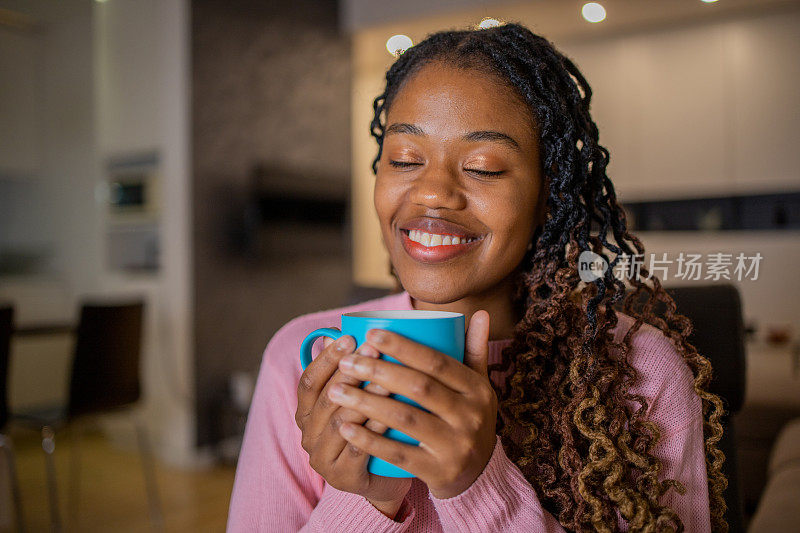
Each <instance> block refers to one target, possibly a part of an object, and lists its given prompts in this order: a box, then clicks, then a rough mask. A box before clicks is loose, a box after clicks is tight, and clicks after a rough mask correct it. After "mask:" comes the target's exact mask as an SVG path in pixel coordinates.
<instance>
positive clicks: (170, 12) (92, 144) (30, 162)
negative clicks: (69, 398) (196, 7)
mask: <svg viewBox="0 0 800 533" xmlns="http://www.w3.org/2000/svg"><path fill="white" fill-rule="evenodd" d="M0 7H2V8H5V9H9V10H13V11H15V12H18V13H24V14H26V15H27V16H29V17H30V20H31V21H32V22H33V25H32V26H31V28H30V29H29V30H25V31H22V32H20V31H19V30H16V29H14V30H11V29H8V28H5V27H0V44H2V45H5V44H10V45H13V46H11V47H10V48H8V49H6V48H4V49H2V50H0V76H2V75H3V74H5V75H6V76H7V77H11V78H15V77H16V78H20V79H21V80H22V82H21V84H22V86H24V87H23V88H25V89H26V91H30V93H31V95H32V96H31V97H30V98H29V97H27V96H26V93H25V92H24V91H22V90H21V89H20V87H17V86H16V85H14V84H13V83H11V84H8V83H6V82H5V79H4V80H3V81H2V82H0V91H2V92H0V99H2V101H4V102H6V104H5V105H6V107H2V106H0V120H2V121H3V124H2V127H0V143H4V141H5V140H9V139H10V140H12V141H14V142H13V143H5V144H4V148H3V149H2V150H0V210H2V211H3V214H2V215H0V223H1V224H3V230H2V231H0V247H2V246H3V245H6V246H8V245H9V243H11V244H12V245H31V244H38V245H40V246H44V245H49V246H50V247H51V250H52V261H51V264H50V269H49V271H48V273H46V274H44V273H37V274H32V275H29V276H24V277H20V276H14V277H9V276H4V277H0V299H10V300H12V301H13V302H14V303H15V307H16V319H17V321H18V323H21V324H32V323H42V322H51V321H59V322H60V321H63V322H73V321H74V320H76V319H77V314H76V312H77V305H78V303H79V302H80V300H81V299H83V298H85V297H92V296H97V295H101V296H108V295H127V294H144V295H145V297H146V299H147V302H146V303H147V311H146V313H147V315H146V322H145V339H144V353H143V361H142V370H143V373H142V377H143V408H144V409H143V410H144V415H145V419H146V420H147V422H148V424H149V426H150V429H151V433H152V436H153V437H154V441H155V443H156V447H157V451H158V452H159V455H160V456H161V458H162V459H165V460H167V461H169V462H171V463H174V464H183V465H192V464H195V460H196V459H197V457H196V456H195V453H194V442H195V429H194V400H193V390H192V383H193V378H192V356H193V354H192V346H191V336H190V332H191V309H192V307H191V291H190V287H191V269H190V265H189V261H190V247H191V242H190V231H189V229H190V228H189V224H190V216H189V201H190V198H189V196H190V195H189V191H190V189H189V179H190V178H189V86H188V84H189V82H188V80H189V39H190V36H189V6H188V2H187V1H186V0H114V1H111V2H105V3H99V2H93V1H91V0H63V1H61V0H59V1H55V0H37V1H35V2H28V1H19V0H17V1H15V0H0ZM20 49H21V52H20ZM17 52H20V53H17ZM29 63H30V64H29ZM29 86H30V87H29ZM8 101H11V103H12V104H13V105H11V104H8V103H7V102H8ZM9 106H10V107H9ZM14 106H17V107H19V109H17V108H16V107H14ZM16 130H19V132H20V136H19V138H17V137H15V136H14V135H15V131H16ZM14 143H16V144H14ZM18 145H19V146H18ZM12 148H13V150H12ZM17 148H19V150H17ZM145 150H147V151H155V152H157V153H158V155H159V156H160V167H159V171H160V175H161V181H160V186H161V189H162V190H161V198H162V204H163V212H162V216H161V224H160V233H161V243H162V253H161V263H162V267H161V270H160V272H158V273H157V274H155V275H136V276H133V275H126V274H122V273H117V272H112V271H109V269H108V266H107V264H106V252H107V250H106V247H107V243H106V231H107V228H108V225H109V220H108V216H107V206H106V205H105V204H104V203H103V201H102V198H100V197H98V196H97V195H96V191H97V189H98V185H99V184H102V183H103V182H104V181H105V178H106V176H105V168H106V163H107V160H108V158H109V157H118V156H125V155H129V154H132V153H138V152H141V151H145ZM4 193H5V194H4ZM71 348H72V347H71V343H70V341H69V338H68V337H66V338H59V339H45V340H44V341H42V340H25V339H18V340H16V341H15V342H14V346H13V354H12V356H13V357H14V360H15V363H16V364H15V365H12V372H13V374H12V376H11V385H12V386H11V401H12V406H14V407H25V406H28V407H30V406H33V405H41V404H46V403H50V402H55V401H59V400H61V401H64V399H65V398H64V396H65V394H66V384H67V376H68V368H69V364H68V363H69V359H70V351H71ZM42 368H49V369H50V370H51V371H50V372H46V373H43V372H42ZM43 374H45V375H43ZM118 422H119V423H118V429H119V430H120V431H122V434H123V435H125V436H126V438H125V439H123V440H128V441H129V442H130V441H132V439H131V438H130V436H131V426H130V424H128V423H127V421H123V420H119V421H118ZM108 423H109V424H112V425H114V424H117V423H116V422H115V421H114V419H111V420H110V421H109V422H108ZM120 431H117V430H116V429H115V431H114V434H119V433H120Z"/></svg>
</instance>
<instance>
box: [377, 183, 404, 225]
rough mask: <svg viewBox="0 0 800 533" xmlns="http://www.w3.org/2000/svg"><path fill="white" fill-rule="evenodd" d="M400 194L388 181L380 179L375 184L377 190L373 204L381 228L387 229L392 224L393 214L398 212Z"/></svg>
mask: <svg viewBox="0 0 800 533" xmlns="http://www.w3.org/2000/svg"><path fill="white" fill-rule="evenodd" d="M398 197H399V194H398V191H397V190H396V187H391V186H390V184H389V183H387V182H386V180H381V179H378V180H376V182H375V190H374V193H373V203H374V205H375V212H376V213H377V215H378V220H379V221H380V224H381V227H384V228H385V227H386V226H388V225H390V224H391V217H392V214H393V213H394V212H395V211H396V209H397V205H398V201H397V199H398Z"/></svg>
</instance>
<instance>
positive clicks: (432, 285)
mask: <svg viewBox="0 0 800 533" xmlns="http://www.w3.org/2000/svg"><path fill="white" fill-rule="evenodd" d="M398 277H399V278H400V282H401V284H402V285H403V289H405V290H406V292H408V294H409V295H410V296H411V297H412V298H414V299H415V300H419V301H422V302H426V303H430V304H440V305H441V304H449V303H451V302H455V301H457V300H460V299H461V298H464V297H465V296H467V294H468V292H469V291H467V290H465V289H464V287H463V286H460V284H458V283H455V282H453V281H450V280H440V279H425V280H420V279H417V280H408V281H404V280H403V277H402V276H399V275H398Z"/></svg>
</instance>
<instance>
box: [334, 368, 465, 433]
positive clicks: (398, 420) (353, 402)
mask: <svg viewBox="0 0 800 533" xmlns="http://www.w3.org/2000/svg"><path fill="white" fill-rule="evenodd" d="M330 394H331V401H333V402H334V403H336V404H338V405H342V406H344V407H348V408H350V409H353V410H356V411H358V412H359V413H361V414H362V415H364V416H366V417H367V418H370V419H373V420H377V421H378V422H380V423H382V424H385V425H386V426H388V427H390V428H394V429H396V430H398V431H402V432H403V433H405V434H406V435H408V436H409V437H411V438H414V439H416V440H418V441H421V442H425V443H426V444H427V445H428V446H429V447H431V448H439V447H440V446H442V445H443V444H445V442H444V441H445V440H446V439H449V438H451V435H450V432H449V431H448V428H449V427H450V425H449V424H447V423H445V422H444V421H443V420H442V419H441V418H439V417H437V416H435V415H432V414H431V413H427V412H425V411H423V410H422V409H419V408H417V407H414V406H412V405H409V404H407V403H403V402H401V401H398V400H395V399H394V398H386V397H383V396H377V395H375V394H371V393H369V392H365V391H363V390H361V389H359V388H358V387H351V386H349V385H343V384H339V385H337V386H335V387H333V388H331V390H330Z"/></svg>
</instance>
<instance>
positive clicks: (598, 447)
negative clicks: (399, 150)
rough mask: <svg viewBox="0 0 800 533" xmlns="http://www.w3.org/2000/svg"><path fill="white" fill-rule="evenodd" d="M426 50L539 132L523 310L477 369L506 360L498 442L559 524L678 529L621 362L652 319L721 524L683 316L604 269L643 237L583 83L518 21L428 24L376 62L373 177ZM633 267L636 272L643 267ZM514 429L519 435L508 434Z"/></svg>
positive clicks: (693, 353)
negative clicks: (700, 433) (684, 368)
mask: <svg viewBox="0 0 800 533" xmlns="http://www.w3.org/2000/svg"><path fill="white" fill-rule="evenodd" d="M434 61H436V62H444V63H446V64H448V65H451V66H454V67H457V68H462V69H474V70H477V71H479V72H481V73H485V74H486V75H491V76H494V77H496V79H498V80H500V81H501V82H502V83H505V84H507V85H508V86H509V87H511V88H512V89H513V90H514V91H515V94H517V95H518V96H519V97H520V98H521V100H522V101H523V102H524V103H525V104H526V105H527V106H528V108H529V109H530V111H531V117H532V119H533V120H532V125H533V127H534V128H535V132H536V134H537V135H538V136H539V138H540V150H541V159H542V167H543V171H544V176H545V178H546V187H547V204H546V219H545V221H544V224H543V225H542V226H540V227H538V228H536V232H535V235H534V238H533V246H532V248H531V250H530V251H529V252H528V253H527V254H526V256H525V257H524V259H523V260H522V262H521V264H520V265H519V268H518V270H517V276H518V283H517V293H516V295H515V302H514V304H515V305H516V306H517V308H518V309H520V316H522V320H520V322H519V323H518V324H516V327H515V331H514V339H513V342H512V344H511V345H510V346H509V347H507V348H506V349H505V350H504V351H503V361H502V362H501V363H498V364H495V365H491V367H490V371H503V372H505V371H508V370H513V371H512V372H511V373H510V374H509V375H508V377H507V378H506V380H505V383H504V384H503V386H502V387H501V388H498V390H497V394H498V400H499V413H498V421H497V423H498V425H497V427H498V433H499V434H500V435H501V437H502V441H503V446H504V448H505V450H506V453H507V454H508V456H509V457H510V458H511V460H513V461H514V462H515V464H516V465H517V466H518V467H519V468H520V470H521V471H522V472H523V474H524V475H525V477H526V479H527V480H528V481H529V482H530V483H531V485H532V486H533V487H534V488H535V489H536V491H537V494H538V495H539V497H540V499H541V501H542V504H543V505H544V506H545V508H546V509H548V510H549V511H550V512H551V513H552V514H553V515H554V516H556V517H557V518H558V520H559V522H560V523H561V524H562V525H563V526H564V527H565V528H567V529H570V530H575V531H586V530H600V531H617V530H618V524H617V511H619V514H620V515H621V516H622V517H623V519H624V520H625V521H626V522H627V524H628V528H629V530H630V531H667V530H677V531H682V530H683V524H682V522H681V519H680V517H678V515H677V514H676V513H675V511H674V510H673V509H671V508H669V507H667V506H665V505H662V504H661V503H659V499H660V498H661V496H662V495H663V494H664V493H665V492H666V491H667V490H669V489H670V488H671V487H672V488H675V489H676V490H678V491H679V492H680V493H683V492H684V488H683V486H682V485H681V484H680V483H679V482H678V481H676V480H664V481H660V480H659V479H658V474H659V472H660V471H661V469H662V465H661V462H660V461H659V460H658V459H657V458H656V457H655V456H654V455H652V453H651V451H652V450H653V447H654V446H655V445H656V443H657V442H658V441H659V439H660V436H661V432H660V431H659V428H658V427H657V426H656V425H655V424H654V423H653V422H650V421H647V420H646V419H645V413H646V411H647V402H646V400H645V398H643V397H641V396H638V395H633V394H631V393H630V392H629V389H630V387H631V385H632V384H633V383H634V382H635V381H636V380H637V372H636V370H635V369H634V368H633V367H631V366H630V364H629V363H628V361H627V357H628V354H629V352H630V350H631V339H632V337H633V335H634V334H635V333H636V331H638V330H639V328H640V327H641V325H642V324H644V323H648V324H651V325H653V326H655V327H657V328H659V329H660V330H661V331H662V332H663V333H664V334H665V335H666V336H667V337H668V338H669V339H671V341H672V342H673V344H674V346H675V347H676V349H677V350H679V351H680V353H681V354H682V356H683V358H684V360H685V361H686V363H687V364H688V366H689V367H690V368H691V370H692V373H693V375H694V389H695V391H696V393H697V394H698V395H699V396H700V397H701V398H702V403H703V418H704V429H705V435H704V437H705V443H706V444H705V452H706V465H707V470H708V481H709V498H710V502H711V516H712V527H713V529H714V530H715V531H727V524H726V522H725V520H724V518H723V515H724V512H725V508H726V507H725V502H724V500H723V499H722V492H723V490H724V489H725V487H726V486H727V480H726V479H725V477H724V475H723V474H722V473H721V466H722V462H723V461H724V455H723V454H722V453H721V452H720V451H719V449H718V448H717V442H718V441H719V439H720V437H721V435H722V428H721V425H720V417H721V416H722V414H723V406H722V403H721V401H720V398H719V397H717V396H716V395H714V394H711V393H709V392H707V390H706V387H707V386H708V383H709V381H710V378H711V366H710V364H709V362H708V360H707V359H705V358H704V357H702V356H701V355H699V354H698V353H697V350H696V349H695V348H694V347H693V346H692V345H691V344H689V343H688V342H687V341H686V338H687V336H688V335H689V333H690V332H691V324H690V323H689V321H688V320H687V319H686V317H684V316H682V315H679V314H678V313H677V312H676V309H675V304H674V302H673V300H672V299H671V298H670V296H669V295H668V294H667V293H666V292H665V291H664V289H663V288H662V287H661V283H660V282H659V280H658V279H657V278H656V277H652V285H653V286H652V287H650V286H649V285H647V284H646V283H645V282H643V281H641V280H640V279H639V278H638V277H636V276H632V277H631V278H630V279H628V283H630V284H631V285H633V286H634V287H635V290H634V291H632V292H631V293H629V295H628V296H627V297H626V296H625V287H626V285H625V283H624V282H623V281H622V280H619V279H616V278H615V277H614V273H613V271H614V267H615V266H616V265H617V264H618V262H619V261H620V257H621V254H628V255H629V256H632V255H636V254H642V253H644V247H643V246H642V244H641V242H640V241H639V239H638V238H636V237H635V236H633V235H631V234H630V233H629V232H628V229H627V223H626V220H625V213H624V211H623V210H622V208H621V207H620V205H619V203H618V202H617V198H616V195H615V193H614V187H613V185H612V183H611V180H610V179H609V178H608V176H607V175H606V168H607V166H608V162H609V153H608V150H606V148H604V147H603V146H601V145H600V144H599V141H598V138H599V135H598V129H597V126H596V125H595V123H594V121H593V120H592V118H591V115H590V113H589V105H590V102H591V98H592V91H591V88H590V87H589V84H588V83H587V82H586V80H585V79H584V77H583V75H582V74H581V72H580V71H579V70H578V68H577V67H576V66H575V65H574V64H573V63H572V61H570V60H569V59H568V58H566V57H564V56H563V55H562V54H560V53H559V52H558V51H557V50H556V49H555V48H554V47H553V46H552V45H551V44H550V43H549V42H548V41H547V40H546V39H544V38H542V37H540V36H538V35H535V34H533V33H531V32H530V30H528V29H527V28H526V27H524V26H523V25H521V24H518V23H509V24H504V25H501V26H498V27H494V28H489V29H484V30H474V31H473V30H463V31H442V32H437V33H434V34H431V35H429V36H427V38H426V39H425V40H423V41H422V42H420V43H419V44H417V45H415V46H413V47H411V48H409V49H408V50H406V51H405V52H404V53H403V54H402V55H400V57H398V59H397V60H396V61H395V62H394V64H393V65H392V66H391V68H389V70H388V72H387V73H386V89H385V91H384V93H383V94H381V95H380V96H378V97H377V98H375V100H374V102H373V107H374V112H375V115H374V118H373V120H372V123H371V124H370V132H371V134H372V135H373V136H374V137H375V139H376V140H377V142H378V154H377V156H376V158H375V160H374V161H373V163H372V169H373V172H375V173H376V174H377V165H378V161H379V160H380V158H381V153H382V149H383V135H384V131H385V125H384V124H383V123H382V122H381V115H382V114H383V113H384V112H388V110H389V108H390V107H391V104H392V101H393V99H394V98H395V96H396V95H397V93H398V91H399V90H400V89H401V88H402V87H403V84H404V83H405V82H406V81H407V80H408V79H409V78H410V77H411V76H412V75H413V74H414V73H415V72H417V71H419V70H420V69H421V68H422V67H423V66H424V65H426V64H429V63H432V62H434ZM586 250H591V251H594V252H595V253H597V254H599V255H601V256H602V257H603V258H604V259H605V260H606V261H607V262H608V263H609V264H610V266H609V268H608V270H607V271H606V273H605V274H604V276H603V277H602V278H600V279H597V280H595V281H593V282H591V283H583V282H581V281H580V278H579V275H578V271H577V264H578V256H579V254H580V253H581V252H582V251H586ZM392 273H393V274H394V271H393V269H392ZM640 273H641V275H642V276H644V277H645V278H646V277H647V276H648V272H647V270H646V269H645V268H641V269H640ZM395 278H396V276H395ZM397 281H398V283H399V280H397ZM643 294H644V295H646V299H645V300H644V301H643V303H641V302H642V298H640V296H641V295H643ZM617 303H621V305H623V306H624V309H625V312H626V313H627V314H629V315H630V316H632V317H634V318H635V321H634V324H633V326H632V327H631V328H630V329H629V330H628V331H627V332H626V333H625V336H624V339H623V341H622V342H615V341H614V335H613V331H612V330H613V329H614V328H615V327H616V326H617V321H618V319H617V314H616V313H615V312H614V306H615V304H617ZM659 303H661V304H662V305H665V306H666V309H667V311H666V315H665V318H663V319H662V318H658V317H657V316H656V315H655V314H654V311H653V309H654V307H655V306H656V305H657V304H659ZM627 402H630V403H631V404H632V405H638V407H636V408H635V409H633V408H630V407H627V406H626V403H627ZM514 426H517V427H520V428H522V429H523V430H524V434H525V437H523V438H522V439H519V438H517V437H515V436H514V433H513V432H512V431H511V429H512V427H514Z"/></svg>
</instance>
